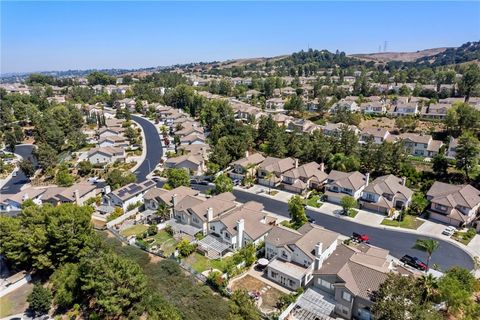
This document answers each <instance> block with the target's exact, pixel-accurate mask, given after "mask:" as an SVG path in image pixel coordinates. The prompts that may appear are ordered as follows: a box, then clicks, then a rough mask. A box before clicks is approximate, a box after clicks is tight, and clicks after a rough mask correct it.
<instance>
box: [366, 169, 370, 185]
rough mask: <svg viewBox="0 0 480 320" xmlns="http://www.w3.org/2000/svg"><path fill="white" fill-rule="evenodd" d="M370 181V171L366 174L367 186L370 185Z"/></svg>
mask: <svg viewBox="0 0 480 320" xmlns="http://www.w3.org/2000/svg"><path fill="white" fill-rule="evenodd" d="M369 181H370V172H367V173H366V174H365V187H366V186H368V182H369Z"/></svg>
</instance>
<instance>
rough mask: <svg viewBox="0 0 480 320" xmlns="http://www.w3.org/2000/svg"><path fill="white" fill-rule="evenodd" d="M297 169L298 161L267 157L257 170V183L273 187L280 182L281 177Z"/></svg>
mask: <svg viewBox="0 0 480 320" xmlns="http://www.w3.org/2000/svg"><path fill="white" fill-rule="evenodd" d="M297 167H298V160H297V159H293V158H284V159H280V158H275V157H267V158H266V159H265V160H264V161H263V162H262V163H261V164H260V165H259V166H258V169H257V178H258V183H259V184H261V185H264V186H270V187H274V186H277V185H278V184H279V183H280V182H281V181H282V175H283V174H284V173H285V172H287V171H289V170H291V169H294V168H297Z"/></svg>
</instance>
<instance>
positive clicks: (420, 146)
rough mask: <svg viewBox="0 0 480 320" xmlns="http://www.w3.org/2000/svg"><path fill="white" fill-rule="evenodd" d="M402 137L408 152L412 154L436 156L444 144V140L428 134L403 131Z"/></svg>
mask: <svg viewBox="0 0 480 320" xmlns="http://www.w3.org/2000/svg"><path fill="white" fill-rule="evenodd" d="M400 138H401V139H402V140H403V145H404V147H405V150H406V152H407V153H408V154H410V155H412V156H422V157H434V156H435V155H437V154H438V152H439V151H440V148H441V147H442V145H443V142H442V141H440V140H434V139H433V138H432V136H431V135H428V134H417V133H402V134H401V135H400Z"/></svg>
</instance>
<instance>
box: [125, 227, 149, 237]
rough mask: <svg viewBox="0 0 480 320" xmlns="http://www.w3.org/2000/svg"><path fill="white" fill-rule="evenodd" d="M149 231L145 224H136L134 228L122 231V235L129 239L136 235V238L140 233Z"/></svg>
mask: <svg viewBox="0 0 480 320" xmlns="http://www.w3.org/2000/svg"><path fill="white" fill-rule="evenodd" d="M147 229H148V226H146V225H144V224H136V225H134V226H131V227H130V228H127V229H124V230H122V231H120V234H121V235H122V236H124V237H129V236H134V235H135V236H136V235H138V234H140V233H144V232H145V231H147Z"/></svg>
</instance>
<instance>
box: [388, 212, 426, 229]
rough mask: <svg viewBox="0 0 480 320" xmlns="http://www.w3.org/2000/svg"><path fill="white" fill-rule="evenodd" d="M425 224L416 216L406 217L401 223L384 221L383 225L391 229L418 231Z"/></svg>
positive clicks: (389, 220)
mask: <svg viewBox="0 0 480 320" xmlns="http://www.w3.org/2000/svg"><path fill="white" fill-rule="evenodd" d="M422 224H423V221H422V220H419V219H417V218H416V217H414V216H410V215H406V216H405V217H404V218H403V221H401V222H400V223H399V222H398V221H397V220H391V219H383V221H382V225H384V226H390V227H400V228H406V229H414V230H416V229H418V227H420V226H421V225H422Z"/></svg>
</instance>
